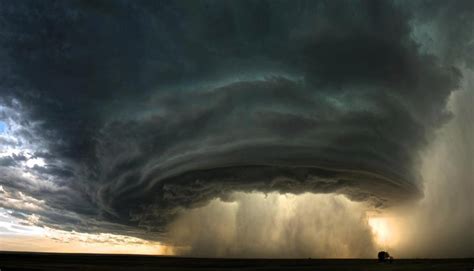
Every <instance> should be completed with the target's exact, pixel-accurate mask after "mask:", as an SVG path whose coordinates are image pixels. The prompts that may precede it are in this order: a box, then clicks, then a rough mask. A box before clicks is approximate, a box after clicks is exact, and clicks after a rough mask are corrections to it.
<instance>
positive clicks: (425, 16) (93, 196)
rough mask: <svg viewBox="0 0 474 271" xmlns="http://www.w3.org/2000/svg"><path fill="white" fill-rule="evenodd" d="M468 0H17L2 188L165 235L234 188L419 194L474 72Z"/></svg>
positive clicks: (124, 228) (66, 219)
mask: <svg viewBox="0 0 474 271" xmlns="http://www.w3.org/2000/svg"><path fill="white" fill-rule="evenodd" d="M457 3H458V4H448V3H444V2H439V3H437V2H433V3H426V4H425V3H423V4H421V3H418V4H416V5H414V4H411V3H409V2H398V1H397V2H394V3H392V2H389V1H384V2H381V1H359V2H354V1H347V2H345V1H337V2H335V1H297V2H293V1H291V2H290V1H286V2H285V1H283V2H280V1H268V2H267V1H252V2H244V1H238V2H217V1H195V2H192V3H190V2H187V1H175V2H171V3H161V2H147V1H143V2H132V1H130V2H128V1H117V2H91V1H70V2H64V1H49V2H38V1H22V2H19V3H17V2H7V1H2V2H0V16H1V18H2V21H1V27H2V28H3V31H2V33H1V34H0V35H1V36H2V39H1V40H2V41H1V44H0V46H1V47H0V48H1V52H0V59H1V60H2V63H3V66H2V68H1V70H0V76H1V78H2V84H1V86H0V92H1V98H0V99H1V104H2V105H1V106H2V107H0V109H1V110H2V111H1V112H2V113H0V116H2V121H4V123H6V124H7V125H8V129H7V130H6V131H4V132H2V133H0V136H1V137H0V142H3V143H1V144H2V147H3V146H6V147H5V151H3V153H4V154H5V155H4V156H2V157H1V158H0V167H1V170H2V171H1V173H0V185H2V187H3V190H4V191H7V192H6V193H9V194H8V195H13V194H15V193H16V192H19V191H21V192H22V193H24V194H25V195H27V196H30V197H33V198H35V199H38V200H41V201H42V205H44V206H43V207H42V209H43V210H44V211H42V213H41V218H40V220H39V221H40V222H39V223H44V225H48V226H51V227H58V228H61V229H66V230H69V229H75V230H78V231H85V232H87V231H94V232H113V233H121V234H123V233H126V234H128V235H133V236H146V238H149V239H153V238H156V239H159V240H163V238H165V235H166V232H167V225H168V224H169V223H170V222H171V221H173V219H174V218H175V217H176V216H177V214H178V213H179V212H180V211H181V210H183V209H189V208H194V207H200V206H203V205H205V204H207V203H208V202H209V201H211V200H213V199H216V198H220V199H221V200H223V201H229V200H230V199H229V195H231V194H232V193H233V192H236V191H240V192H252V191H259V192H264V193H271V192H278V193H294V194H301V193H305V192H311V193H337V194H344V195H345V196H347V197H348V198H349V199H351V200H354V201H366V202H369V203H370V204H371V205H372V206H375V207H377V208H383V207H388V206H393V205H397V204H400V203H403V202H407V201H412V200H416V199H419V198H421V197H422V196H423V192H422V189H421V188H422V183H421V178H420V176H419V173H418V166H419V162H420V161H419V157H418V155H419V151H420V150H422V149H423V148H424V147H425V146H426V144H427V142H428V141H429V140H430V139H431V138H432V136H433V132H434V131H435V130H436V129H437V128H439V127H440V126H441V125H442V124H443V123H445V122H446V121H447V120H448V119H449V114H448V113H447V111H446V110H445V106H446V102H447V99H448V97H449V96H450V94H451V93H452V92H453V91H454V90H456V89H457V88H458V87H459V85H460V82H461V80H462V73H461V70H460V67H461V66H462V65H467V66H468V67H471V66H472V61H471V60H472V59H469V58H466V60H465V61H464V60H463V59H464V56H465V55H467V54H468V53H469V52H472V35H471V34H472V32H469V31H471V30H470V29H472V21H473V20H469V19H472V18H474V17H473V8H472V5H471V4H469V1H464V2H463V1H458V2H457ZM420 5H421V7H420ZM425 5H426V7H427V8H425ZM420 10H421V11H420ZM445 10H446V11H445ZM458 11H462V12H463V14H464V16H463V17H462V18H457V17H456V16H450V15H449V14H451V12H458ZM463 18H467V20H465V19H463ZM464 23H466V24H464ZM441 26H442V27H441ZM453 27H456V29H458V31H459V33H461V34H462V35H457V36H456V37H455V38H456V40H455V41H453V43H455V44H456V48H459V50H456V51H454V50H451V49H450V45H451V43H450V40H449V37H450V36H449V35H448V34H449V33H450V31H451V29H452V28H453ZM425 30H426V31H425ZM427 35H428V36H427ZM426 37H431V38H434V39H435V40H436V41H435V42H434V43H433V44H431V46H430V45H429V43H427V42H426ZM427 44H428V45H427ZM15 140H16V141H15ZM14 142H16V143H14ZM15 144H16V145H15ZM2 150H3V149H2ZM12 150H15V152H16V153H15V154H13V153H12ZM22 155H23V156H24V157H26V160H27V161H29V160H31V159H37V160H35V161H41V163H39V162H37V163H36V164H32V163H33V162H30V166H28V165H27V161H23V162H22V160H21V159H23V156H22ZM25 155H27V156H25ZM25 173H28V174H29V175H26V176H25ZM12 193H13V194H12ZM2 195H5V194H2ZM0 207H4V208H12V207H11V206H5V204H4V203H1V206H0ZM15 208H16V209H18V210H16V212H18V215H19V216H21V215H29V214H31V213H32V211H30V210H27V209H22V208H18V207H15ZM59 210H62V211H59ZM150 232H151V233H150Z"/></svg>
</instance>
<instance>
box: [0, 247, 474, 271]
mask: <svg viewBox="0 0 474 271" xmlns="http://www.w3.org/2000/svg"><path fill="white" fill-rule="evenodd" d="M195 269H197V270H201V271H204V270H427V271H431V270H449V271H456V270H463V271H465V270H468V271H473V270H474V259H400V260H395V261H394V262H393V263H391V264H390V263H378V262H377V261H376V260H375V259H347V260H345V259H206V258H180V257H162V256H144V255H116V254H115V255H106V254H59V253H23V252H0V270H1V271H14V270H195Z"/></svg>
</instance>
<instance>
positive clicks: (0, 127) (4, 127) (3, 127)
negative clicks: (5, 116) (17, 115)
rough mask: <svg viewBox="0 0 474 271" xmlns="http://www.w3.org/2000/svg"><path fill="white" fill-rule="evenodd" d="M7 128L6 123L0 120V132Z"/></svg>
mask: <svg viewBox="0 0 474 271" xmlns="http://www.w3.org/2000/svg"><path fill="white" fill-rule="evenodd" d="M6 130H7V124H6V123H5V122H3V121H1V120H0V134H1V133H4V132H5V131H6Z"/></svg>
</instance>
